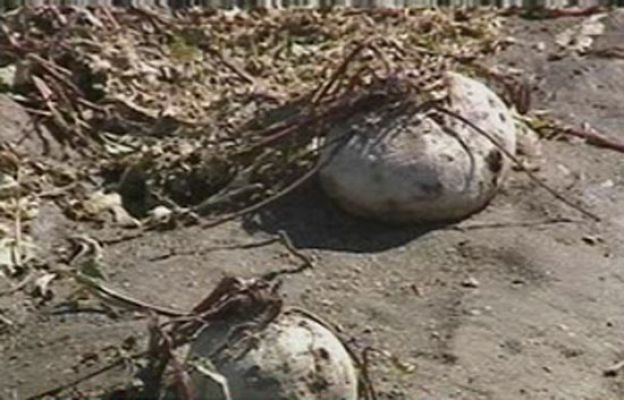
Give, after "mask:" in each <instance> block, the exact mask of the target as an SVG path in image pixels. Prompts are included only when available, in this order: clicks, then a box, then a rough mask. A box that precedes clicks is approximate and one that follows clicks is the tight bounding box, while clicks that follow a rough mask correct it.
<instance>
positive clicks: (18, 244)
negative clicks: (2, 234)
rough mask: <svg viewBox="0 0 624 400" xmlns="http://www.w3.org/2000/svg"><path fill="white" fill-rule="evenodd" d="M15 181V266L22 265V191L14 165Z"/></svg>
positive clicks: (18, 169)
mask: <svg viewBox="0 0 624 400" xmlns="http://www.w3.org/2000/svg"><path fill="white" fill-rule="evenodd" d="M15 181H16V182H17V194H16V195H15V199H14V201H15V250H14V252H13V257H14V260H13V262H14V263H15V265H16V266H18V267H20V266H21V265H22V253H21V251H22V205H21V196H20V192H21V191H22V188H21V186H22V171H21V167H20V166H19V164H18V165H16V171H15Z"/></svg>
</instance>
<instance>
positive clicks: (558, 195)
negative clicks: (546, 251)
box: [433, 106, 601, 222]
mask: <svg viewBox="0 0 624 400" xmlns="http://www.w3.org/2000/svg"><path fill="white" fill-rule="evenodd" d="M433 107H434V109H435V110H437V111H439V112H441V113H443V114H446V115H448V116H450V117H452V118H455V119H458V120H459V121H461V122H462V123H464V124H466V125H468V126H469V127H470V128H472V129H474V130H475V131H477V132H478V133H479V134H480V135H482V136H484V137H485V138H486V139H488V140H489V141H490V142H491V143H492V144H494V146H496V147H497V148H498V149H499V150H500V151H501V152H502V153H503V154H504V155H505V156H506V157H507V158H509V159H510V160H511V161H513V163H514V164H516V166H517V167H518V168H519V169H520V170H521V171H522V172H524V173H525V174H526V175H527V176H528V177H529V178H530V179H531V180H532V181H533V182H535V183H536V184H537V185H538V186H540V187H542V188H543V189H544V190H546V191H547V192H548V193H550V194H551V195H552V196H553V197H555V198H556V199H557V200H559V201H561V202H562V203H564V204H566V205H568V206H569V207H571V208H573V209H575V210H577V211H578V212H580V213H581V214H583V215H585V216H586V217H589V218H591V219H593V220H594V221H597V222H600V221H601V218H600V217H599V216H597V215H596V214H594V213H592V212H591V211H588V210H586V209H585V208H583V207H582V206H580V205H578V204H576V203H574V202H573V201H571V200H569V199H568V198H566V197H565V196H564V195H562V194H561V193H559V192H558V191H556V190H555V189H553V188H551V187H550V186H549V185H548V184H546V183H545V182H544V181H542V180H541V179H540V178H538V177H537V176H536V175H535V174H534V173H533V172H531V171H530V170H529V169H527V168H526V167H525V166H524V165H523V164H522V162H520V160H518V159H517V158H516V156H515V155H513V154H511V153H510V152H509V151H508V150H507V149H505V148H504V147H503V146H501V145H500V144H499V143H498V141H496V139H494V138H493V137H492V135H490V134H489V133H487V132H485V131H484V130H483V129H481V128H479V127H478V126H476V125H475V124H473V123H472V122H470V121H469V120H468V119H466V118H464V117H462V116H461V115H459V114H457V113H456V112H454V111H451V110H449V109H446V108H443V107H440V106H433Z"/></svg>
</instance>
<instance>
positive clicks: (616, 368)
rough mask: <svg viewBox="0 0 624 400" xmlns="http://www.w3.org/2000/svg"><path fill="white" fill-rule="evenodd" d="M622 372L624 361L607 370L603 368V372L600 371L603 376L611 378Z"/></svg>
mask: <svg viewBox="0 0 624 400" xmlns="http://www.w3.org/2000/svg"><path fill="white" fill-rule="evenodd" d="M622 370H624V360H622V361H620V362H618V363H615V364H613V365H612V366H610V367H609V368H605V370H604V371H602V373H603V375H604V376H609V377H613V376H617V375H618V374H619V373H620V371H622Z"/></svg>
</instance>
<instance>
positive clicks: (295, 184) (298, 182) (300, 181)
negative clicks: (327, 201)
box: [201, 162, 321, 228]
mask: <svg viewBox="0 0 624 400" xmlns="http://www.w3.org/2000/svg"><path fill="white" fill-rule="evenodd" d="M320 167H321V163H320V162H318V163H317V164H316V166H315V167H314V168H312V169H310V170H309V171H308V172H306V173H305V174H304V175H303V176H301V177H300V178H299V179H297V180H296V181H294V182H292V183H291V184H290V185H288V186H286V187H285V188H283V189H282V190H280V191H279V192H277V193H276V194H274V195H273V196H270V197H268V198H266V199H264V200H262V201H261V202H259V203H256V204H254V205H251V206H249V207H247V208H244V209H242V210H240V211H236V212H233V213H231V214H228V215H225V216H223V217H222V218H218V219H215V220H212V221H208V222H206V223H204V224H202V225H201V226H202V228H212V227H214V226H217V225H221V224H223V223H226V222H228V221H231V220H234V219H236V218H238V217H241V216H243V215H247V214H249V213H252V212H254V211H258V210H260V209H261V208H264V207H266V206H267V205H269V204H271V203H273V202H274V201H276V200H279V199H281V198H282V197H284V196H286V195H287V194H289V193H290V192H292V191H293V190H295V189H296V188H298V187H299V186H301V185H302V184H303V183H305V182H306V181H307V180H308V179H310V178H312V177H313V176H314V175H315V174H316V173H317V172H318V171H319V169H320Z"/></svg>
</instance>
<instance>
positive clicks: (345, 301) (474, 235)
mask: <svg viewBox="0 0 624 400" xmlns="http://www.w3.org/2000/svg"><path fill="white" fill-rule="evenodd" d="M580 22H581V20H580V19H559V20H556V21H553V20H549V21H520V20H516V19H513V20H510V26H511V28H510V30H511V31H512V32H511V33H512V34H513V35H514V36H515V37H516V38H517V39H518V41H517V43H516V44H514V45H512V46H510V47H509V48H508V49H507V50H506V51H505V52H504V53H503V54H501V55H500V57H499V58H498V59H497V60H493V61H492V62H493V63H503V64H506V65H510V66H514V67H516V68H522V69H523V70H525V72H526V73H528V74H529V75H533V76H534V77H535V79H534V81H535V87H534V95H535V102H534V107H536V108H548V109H551V110H553V111H554V112H555V114H556V115H559V116H561V117H563V118H565V120H566V121H569V122H570V123H572V124H574V125H575V126H580V125H581V124H582V123H589V124H590V125H591V126H592V127H594V128H596V129H598V130H599V131H601V132H602V133H604V134H607V135H610V136H612V137H614V138H618V137H619V138H620V139H621V140H624V136H622V135H623V134H622V132H621V131H620V130H621V127H622V121H624V108H622V99H624V60H622V59H618V58H605V57H601V56H599V55H597V54H590V55H587V56H585V57H577V56H573V55H567V56H564V57H562V58H560V59H557V57H552V54H553V53H554V49H555V46H554V44H553V40H554V35H555V34H556V33H558V32H561V31H562V30H563V29H564V28H565V27H568V26H572V25H575V24H578V23H580ZM623 35H624V13H621V12H619V13H614V14H612V15H610V16H609V17H608V19H607V31H606V33H605V34H604V35H603V36H602V37H601V38H599V39H598V40H597V41H596V42H595V43H594V45H593V49H599V48H612V47H613V46H617V45H620V42H621V38H622V37H624V36H623ZM538 43H543V44H544V45H545V48H544V49H543V50H540V48H541V47H542V45H540V44H538ZM542 146H543V154H542V156H541V157H540V158H538V159H536V160H533V161H534V162H535V163H537V164H538V165H539V166H540V170H539V171H538V174H539V176H540V177H541V178H542V179H544V180H545V181H546V182H547V183H548V184H549V185H551V186H553V187H555V188H557V189H558V190H560V191H562V192H564V193H566V196H569V197H571V198H575V199H578V200H580V201H581V202H582V203H583V204H585V205H586V206H587V207H588V208H589V209H591V210H592V211H593V212H595V213H597V214H599V215H600V216H601V217H602V218H603V221H602V222H600V223H594V222H591V221H589V220H587V219H583V218H582V217H581V216H580V215H578V213H577V212H576V211H574V210H572V209H570V208H568V207H566V206H565V205H563V204H561V203H559V202H557V201H556V200H554V199H553V198H552V197H550V196H549V195H548V194H547V193H546V192H544V191H543V190H542V189H540V188H538V187H537V186H536V185H534V184H533V183H531V182H530V181H529V180H528V179H527V178H526V176H524V175H523V174H522V173H521V172H515V173H514V174H513V175H512V177H511V179H510V181H509V183H508V184H507V185H506V187H505V189H504V190H503V192H502V193H501V194H500V195H499V196H498V197H497V198H496V199H495V201H494V202H493V204H492V205H491V206H490V207H488V208H487V209H486V210H485V211H483V212H481V213H479V214H478V215H475V216H473V217H471V218H469V219H468V220H466V221H463V222H462V223H460V224H459V227H464V228H465V229H458V228H457V227H456V226H446V227H438V228H396V227H386V226H380V225H376V224H371V223H368V222H364V221H360V220H356V219H354V218H351V217H349V216H347V215H345V214H344V213H342V212H340V211H338V210H337V209H336V208H334V207H333V205H332V204H331V203H330V202H329V201H328V200H327V199H326V198H325V197H324V196H323V195H322V193H321V192H320V190H319V188H318V186H317V185H316V184H311V185H309V186H308V187H306V188H303V189H301V190H300V191H299V192H298V193H295V194H294V195H292V196H290V197H288V198H287V199H285V200H284V201H282V202H281V203H280V204H276V205H274V206H273V207H271V208H270V209H267V210H265V211H263V212H262V213H260V214H258V215H254V216H252V217H250V218H247V219H246V220H245V221H234V222H232V223H229V224H226V225H223V226H220V227H218V228H214V229H205V230H202V229H199V228H186V229H179V230H176V231H172V232H166V233H159V232H153V233H149V234H147V235H146V236H144V237H141V238H138V239H135V240H128V241H122V242H120V243H118V244H111V245H108V246H106V247H105V262H106V264H107V271H106V272H108V273H109V275H110V279H111V284H112V285H114V286H115V287H118V288H120V289H123V290H124V291H126V292H127V293H131V294H132V295H133V296H135V297H137V298H141V299H144V300H146V301H149V302H152V303H156V304H161V305H166V306H168V307H174V308H179V309H188V308H190V307H191V306H192V305H194V304H195V303H196V302H197V301H198V300H199V299H201V298H202V297H203V296H204V295H205V294H206V293H207V292H209V291H210V290H211V289H212V288H213V287H214V285H215V283H216V282H217V281H218V279H219V278H220V277H222V276H224V275H242V276H250V275H254V274H258V273H264V272H268V271H271V270H277V269H281V268H289V267H293V268H294V267H296V266H297V260H295V259H293V258H292V257H289V255H288V253H287V252H285V251H284V249H283V248H282V247H281V246H280V245H278V244H276V245H274V246H269V247H262V248H258V249H251V250H237V251H214V252H205V251H203V250H204V249H207V248H209V247H211V246H214V245H215V244H234V243H247V242H250V241H254V240H259V239H262V238H265V237H267V236H268V235H269V234H272V233H275V232H277V231H278V230H283V231H285V232H286V233H287V234H288V235H289V236H290V238H291V239H292V241H293V243H294V244H295V245H296V246H297V247H298V248H300V249H301V251H303V252H305V253H306V254H308V255H309V256H311V257H313V258H314V260H315V264H316V266H315V268H314V269H312V270H308V271H306V272H303V273H299V274H293V275H288V276H285V277H284V285H283V291H284V294H285V296H286V301H287V302H288V304H293V305H299V306H302V307H305V308H307V309H309V310H311V311H313V312H316V313H318V314H320V315H323V316H324V317H325V318H327V319H328V320H330V321H332V322H334V323H335V324H337V325H338V326H339V327H340V329H341V330H342V332H343V334H344V335H345V336H346V337H353V338H356V339H357V341H356V342H357V345H358V346H364V345H373V346H376V347H378V348H380V349H384V350H387V351H389V352H390V353H392V354H395V355H396V356H397V357H398V359H399V360H400V362H401V363H404V364H409V365H412V366H413V367H414V368H413V371H411V372H407V371H406V370H405V369H402V368H399V367H397V365H396V363H393V362H391V361H389V360H388V359H386V358H382V357H378V358H374V360H373V361H374V365H375V368H374V370H373V378H374V382H375V384H376V386H377V388H378V389H379V391H380V392H381V396H380V398H381V399H465V400H481V399H493V400H512V399H535V400H546V399H548V400H570V399H587V400H617V399H622V398H624V371H622V372H621V373H620V374H619V375H618V374H615V376H605V375H604V370H605V369H606V368H609V367H610V366H612V365H614V364H616V363H617V362H619V361H622V360H623V359H624V336H623V335H622V330H623V329H624V313H623V312H622V305H623V304H624V213H623V211H622V210H624V163H623V162H622V157H623V156H622V154H620V153H617V152H614V151H610V150H606V149H599V148H596V147H592V146H588V145H585V144H583V143H578V142H570V141H545V142H543V143H542ZM558 217H566V218H570V219H573V220H576V221H578V222H568V223H544V221H547V220H549V219H553V218H558ZM492 224H494V226H492ZM496 224H498V225H496ZM35 231H36V238H37V240H38V241H39V243H40V244H42V246H43V247H44V249H47V250H46V251H49V252H51V251H53V249H55V248H57V247H58V246H61V245H64V238H65V237H66V236H67V235H69V234H73V233H76V232H83V233H87V234H89V235H91V236H93V237H96V238H98V239H100V240H103V241H107V240H110V239H114V238H117V237H119V235H122V234H127V232H126V233H124V232H123V231H117V230H111V229H109V228H104V229H96V228H94V227H92V226H89V225H84V224H83V225H77V224H75V223H74V222H71V221H69V220H67V219H66V218H65V217H63V215H62V214H61V213H60V211H59V210H58V208H57V207H56V206H55V205H54V204H53V203H49V204H46V205H45V206H44V211H43V212H42V213H41V218H40V220H39V221H38V222H37V224H36V229H35ZM172 249H175V250H176V251H178V252H182V253H184V254H186V255H180V256H172V257H168V258H165V259H157V258H159V256H162V255H165V254H168V253H169V252H170V251H171V250H172ZM6 288H8V282H6V281H5V280H0V289H2V290H4V289H6ZM53 289H54V293H55V297H54V298H53V299H52V301H50V302H47V303H43V304H41V301H40V300H34V299H33V298H32V297H30V296H29V295H28V294H25V293H22V292H20V293H16V294H13V295H11V296H4V297H0V312H1V313H2V315H3V316H4V317H5V318H8V319H9V320H10V321H12V322H13V325H12V326H11V327H9V328H5V329H3V330H2V331H0V332H1V333H0V398H3V399H26V398H29V396H33V395H36V394H37V393H39V392H41V391H45V390H47V389H50V388H52V387H54V386H56V385H59V384H63V383H67V382H70V381H72V380H73V379H76V378H79V377H80V376H84V375H86V374H88V373H90V372H92V371H95V370H96V369H97V368H99V367H101V366H103V365H105V363H106V362H107V361H109V360H111V359H113V357H114V356H115V354H116V349H117V348H118V347H119V345H120V344H121V343H122V342H124V340H125V341H126V343H127V344H131V342H132V341H133V340H134V339H137V340H138V341H139V345H138V346H140V343H141V339H142V338H143V337H144V335H145V331H146V329H145V327H146V322H145V320H142V319H138V318H136V316H134V315H132V314H129V313H121V314H119V315H117V316H116V317H111V316H109V315H107V314H106V313H102V312H96V311H97V310H98V309H99V306H98V303H97V302H95V303H93V305H94V310H91V311H89V310H85V311H84V312H66V313H64V312H58V310H59V308H57V307H56V308H55V305H58V304H59V303H62V302H63V300H64V298H65V297H66V296H67V295H68V294H69V293H70V292H71V290H72V286H71V284H70V283H69V282H68V281H58V282H55V283H54V286H53ZM51 310H56V311H57V312H55V313H52V312H51ZM60 310H62V308H61V309H60ZM128 379H130V371H128V370H127V369H124V368H116V369H113V370H112V371H109V372H107V373H104V374H101V375H99V376H97V377H96V378H94V379H91V380H88V381H86V382H84V383H81V384H80V385H78V386H77V388H74V389H72V390H70V391H65V392H61V393H58V394H57V395H58V398H63V399H67V398H72V397H78V395H79V392H80V391H81V390H82V391H84V390H90V389H97V388H101V387H106V386H110V385H111V384H114V383H116V382H119V383H123V382H124V381H127V380H128Z"/></svg>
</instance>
